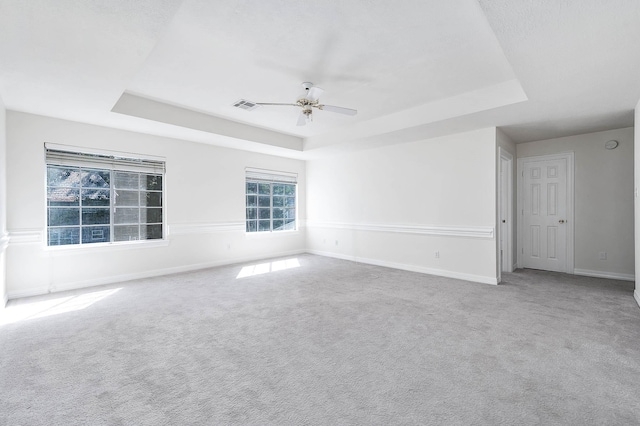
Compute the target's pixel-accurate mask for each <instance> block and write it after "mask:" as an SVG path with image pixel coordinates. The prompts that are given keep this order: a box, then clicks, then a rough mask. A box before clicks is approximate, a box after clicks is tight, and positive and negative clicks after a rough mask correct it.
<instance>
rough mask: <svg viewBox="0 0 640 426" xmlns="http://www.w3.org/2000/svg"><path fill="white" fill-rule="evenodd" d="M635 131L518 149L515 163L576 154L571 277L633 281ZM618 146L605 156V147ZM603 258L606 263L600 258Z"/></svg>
mask: <svg viewBox="0 0 640 426" xmlns="http://www.w3.org/2000/svg"><path fill="white" fill-rule="evenodd" d="M633 131H634V130H633V128H632V127H628V128H624V129H617V130H609V131H605V132H597V133H589V134H585V135H577V136H569V137H564V138H558V139H549V140H544V141H536V142H529V143H522V144H518V145H517V153H518V158H521V157H530V156H536V155H546V154H555V153H560V152H569V151H573V152H574V153H575V223H574V224H575V228H574V229H575V244H574V247H575V249H574V253H575V271H576V273H578V274H583V275H596V276H605V277H611V278H620V279H629V280H633V278H634V271H635V266H634V232H633V229H634V213H633V191H634V189H633V171H634V161H633V158H634V146H633V145H634V139H633ZM611 139H615V140H617V141H618V142H619V143H620V144H619V146H618V148H616V149H614V150H607V149H605V147H604V144H605V142H607V141H608V140H611ZM600 252H606V253H607V260H600V259H599V253H600Z"/></svg>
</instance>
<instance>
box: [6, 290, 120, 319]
mask: <svg viewBox="0 0 640 426" xmlns="http://www.w3.org/2000/svg"><path fill="white" fill-rule="evenodd" d="M119 290H121V289H120V288H114V289H110V290H103V291H94V292H91V293H84V294H78V295H74V296H62V297H57V298H54V299H48V300H39V301H34V302H26V303H20V304H18V305H14V306H9V307H7V308H6V309H5V311H4V312H3V313H2V315H0V326H1V325H5V324H12V323H15V322H18V321H26V320H31V319H36V318H43V317H48V316H51V315H58V314H64V313H66V312H73V311H79V310H82V309H85V308H87V307H89V306H91V305H93V304H94V303H96V302H98V301H100V300H102V299H104V298H105V297H109V296H111V295H112V294H115V293H117V292H118V291H119Z"/></svg>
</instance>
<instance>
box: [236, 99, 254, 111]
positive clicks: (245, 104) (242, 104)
mask: <svg viewBox="0 0 640 426" xmlns="http://www.w3.org/2000/svg"><path fill="white" fill-rule="evenodd" d="M233 106H234V107H236V108H240V109H244V110H246V111H253V110H254V109H256V108H258V107H259V106H260V105H258V104H256V103H255V102H251V101H248V100H246V99H240V100H239V101H238V102H236V103H234V104H233Z"/></svg>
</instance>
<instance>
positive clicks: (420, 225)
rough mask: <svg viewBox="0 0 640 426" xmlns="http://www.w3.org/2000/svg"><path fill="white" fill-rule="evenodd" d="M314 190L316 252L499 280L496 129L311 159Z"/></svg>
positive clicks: (312, 245)
mask: <svg viewBox="0 0 640 426" xmlns="http://www.w3.org/2000/svg"><path fill="white" fill-rule="evenodd" d="M307 192H308V193H309V194H312V196H311V197H309V199H308V200H307V202H308V204H307V217H308V219H309V223H308V229H307V246H308V248H309V250H310V251H311V252H314V253H319V254H324V255H328V256H335V257H340V258H346V259H353V260H359V261H363V262H368V263H373V264H380V265H386V266H392V267H397V268H402V269H408V270H415V271H420V272H427V273H431V274H435V275H443V276H451V277H457V278H463V279H469V280H473V281H479V282H487V283H494V284H495V283H496V282H497V275H496V241H495V235H494V234H495V222H496V129H495V128H488V129H482V130H477V131H473V132H468V133H462V134H457V135H452V136H446V137H441V138H436V139H430V140H423V141H419V142H411V143H405V144H399V145H392V146H385V147H379V148H372V149H368V150H364V151H358V152H352V153H348V154H337V155H335V156H333V157H330V158H323V159H316V160H310V161H308V163H307ZM436 251H438V252H439V254H440V257H439V258H436V257H435V252H436Z"/></svg>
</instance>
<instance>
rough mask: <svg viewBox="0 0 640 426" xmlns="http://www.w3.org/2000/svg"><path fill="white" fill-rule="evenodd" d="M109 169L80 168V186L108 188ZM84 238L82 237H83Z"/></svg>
mask: <svg viewBox="0 0 640 426" xmlns="http://www.w3.org/2000/svg"><path fill="white" fill-rule="evenodd" d="M110 173H111V172H110V171H109V170H87V169H84V170H82V186H83V187H85V188H108V187H109V180H110V177H109V175H110ZM83 238H84V237H83Z"/></svg>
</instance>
